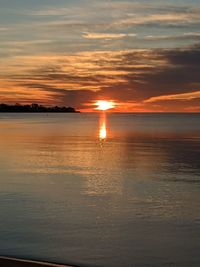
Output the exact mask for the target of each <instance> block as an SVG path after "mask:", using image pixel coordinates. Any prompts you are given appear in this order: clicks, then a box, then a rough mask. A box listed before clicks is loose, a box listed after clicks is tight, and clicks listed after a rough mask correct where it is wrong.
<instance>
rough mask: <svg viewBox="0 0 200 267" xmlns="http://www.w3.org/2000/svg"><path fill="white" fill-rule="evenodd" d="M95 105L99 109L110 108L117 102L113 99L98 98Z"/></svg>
mask: <svg viewBox="0 0 200 267" xmlns="http://www.w3.org/2000/svg"><path fill="white" fill-rule="evenodd" d="M95 105H96V106H97V108H96V109H98V110H108V109H111V108H114V107H115V103H114V102H113V101H107V100H98V101H97V102H96V103H95Z"/></svg>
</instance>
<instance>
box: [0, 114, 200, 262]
mask: <svg viewBox="0 0 200 267" xmlns="http://www.w3.org/2000/svg"><path fill="white" fill-rule="evenodd" d="M199 252H200V114H111V113H109V114H86V113H84V114H0V255H4V256H5V255H9V256H16V257H20V258H26V259H35V260H46V261H52V262H60V263H69V264H74V265H77V266H91V267H93V266H100V267H122V266H124V267H179V266H180V267H199V266H200V253H199Z"/></svg>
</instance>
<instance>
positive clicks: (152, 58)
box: [0, 0, 200, 112]
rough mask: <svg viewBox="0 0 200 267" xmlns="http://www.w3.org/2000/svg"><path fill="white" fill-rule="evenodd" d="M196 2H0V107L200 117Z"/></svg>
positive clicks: (198, 8) (199, 14)
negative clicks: (111, 105) (100, 106)
mask: <svg viewBox="0 0 200 267" xmlns="http://www.w3.org/2000/svg"><path fill="white" fill-rule="evenodd" d="M199 29H200V1H199V0H190V1H188V0H187V1H186V0H168V1H164V0H163V1H162V0H140V1H135V0H132V1H122V0H121V1H117V0H56V1H55V0H15V1H13V0H0V58H1V61H0V103H3V102H4V103H21V104H24V103H39V104H44V105H66V106H73V107H75V108H77V109H80V110H81V111H90V110H92V109H93V108H94V106H93V103H94V101H97V100H112V101H114V102H116V103H117V106H116V108H115V109H114V110H115V111H129V112H131V111H136V112H143V111H147V112H157V111H159V112H160V111H161V112H162V111H163V112H170V111H180V112H197V111H198V112H200V30H199Z"/></svg>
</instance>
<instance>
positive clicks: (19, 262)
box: [0, 257, 70, 267]
mask: <svg viewBox="0 0 200 267" xmlns="http://www.w3.org/2000/svg"><path fill="white" fill-rule="evenodd" d="M0 266H2V267H70V266H69V265H60V264H55V263H47V262H39V261H30V260H23V259H16V258H7V257H0Z"/></svg>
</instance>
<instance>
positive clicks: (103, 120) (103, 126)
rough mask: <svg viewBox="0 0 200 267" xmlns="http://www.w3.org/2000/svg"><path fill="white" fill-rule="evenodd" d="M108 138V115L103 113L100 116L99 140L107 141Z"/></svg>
mask: <svg viewBox="0 0 200 267" xmlns="http://www.w3.org/2000/svg"><path fill="white" fill-rule="evenodd" d="M106 137H107V128H106V113H105V112H103V113H101V115H100V123H99V138H100V139H101V140H104V139H106Z"/></svg>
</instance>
